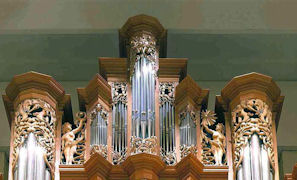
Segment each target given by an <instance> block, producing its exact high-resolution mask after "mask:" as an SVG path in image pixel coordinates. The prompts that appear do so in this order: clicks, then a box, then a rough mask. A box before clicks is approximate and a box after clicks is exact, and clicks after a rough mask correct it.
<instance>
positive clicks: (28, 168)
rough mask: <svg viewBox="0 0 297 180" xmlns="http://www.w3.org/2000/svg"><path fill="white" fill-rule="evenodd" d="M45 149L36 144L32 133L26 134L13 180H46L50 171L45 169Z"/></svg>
mask: <svg viewBox="0 0 297 180" xmlns="http://www.w3.org/2000/svg"><path fill="white" fill-rule="evenodd" d="M44 152H45V150H44V149H43V148H42V147H40V146H39V145H38V144H37V140H36V138H35V135H34V134H33V133H30V134H29V135H28V138H27V140H26V142H25V143H24V145H23V146H22V147H21V148H20V150H19V158H18V162H17V165H16V168H15V172H14V180H46V179H50V178H51V176H50V172H49V170H48V169H46V163H45V159H44Z"/></svg>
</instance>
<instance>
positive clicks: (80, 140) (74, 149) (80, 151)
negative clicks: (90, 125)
mask: <svg viewBox="0 0 297 180" xmlns="http://www.w3.org/2000/svg"><path fill="white" fill-rule="evenodd" d="M86 121H87V115H86V113H85V112H79V113H77V114H76V122H75V124H76V125H75V126H76V128H75V129H73V130H72V124H70V123H69V122H66V123H64V124H63V128H62V131H63V132H62V134H63V136H62V149H61V150H62V157H61V163H62V164H67V165H71V164H82V163H84V153H85V146H86V145H85V141H86V140H85V128H86V124H85V122H86Z"/></svg>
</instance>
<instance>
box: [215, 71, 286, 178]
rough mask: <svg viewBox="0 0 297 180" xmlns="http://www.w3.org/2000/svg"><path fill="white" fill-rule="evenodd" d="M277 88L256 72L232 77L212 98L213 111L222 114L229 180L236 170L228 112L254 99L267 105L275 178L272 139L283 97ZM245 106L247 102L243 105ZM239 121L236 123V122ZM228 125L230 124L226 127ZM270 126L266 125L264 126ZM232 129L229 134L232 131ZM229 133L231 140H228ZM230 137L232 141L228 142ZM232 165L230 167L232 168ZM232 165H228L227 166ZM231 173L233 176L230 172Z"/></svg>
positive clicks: (276, 174) (276, 171) (272, 82)
mask: <svg viewBox="0 0 297 180" xmlns="http://www.w3.org/2000/svg"><path fill="white" fill-rule="evenodd" d="M280 93H281V91H280V88H279V87H278V86H277V84H276V83H275V82H274V81H273V80H272V78H271V77H269V76H266V75H263V74H259V73H250V74H245V75H241V76H237V77H234V78H233V79H232V80H231V81H230V82H229V83H228V84H227V85H226V86H225V87H224V88H223V89H222V92H221V96H217V98H216V109H217V111H220V112H217V113H224V114H225V116H224V117H225V123H226V137H227V158H228V160H227V161H228V165H229V180H231V179H236V170H235V165H236V163H235V162H234V161H235V154H234V151H235V149H234V148H233V149H232V153H231V152H230V150H231V147H235V144H232V143H234V139H235V138H236V137H234V132H233V130H234V127H233V124H234V122H233V121H232V112H234V113H235V108H238V106H246V105H244V103H245V102H248V101H252V100H258V101H259V102H264V103H265V104H266V105H267V106H268V108H269V109H270V110H271V114H272V116H271V117H272V118H271V119H272V122H271V124H272V129H271V130H270V132H271V133H272V140H271V143H272V144H273V147H272V149H273V152H274V156H273V157H271V158H272V159H273V160H274V169H275V173H274V175H275V178H274V179H275V180H278V179H279V172H278V171H279V170H278V157H277V142H276V129H277V125H278V122H279V117H280V113H281V108H282V104H283V100H284V96H281V94H280ZM247 108H249V107H248V105H247ZM238 124H240V123H238ZM228 126H230V127H228ZM267 128H270V127H267ZM232 132H233V133H232ZM230 136H231V139H230ZM230 140H232V141H230ZM232 166H233V167H232ZM231 167H232V168H231ZM231 174H233V175H231Z"/></svg>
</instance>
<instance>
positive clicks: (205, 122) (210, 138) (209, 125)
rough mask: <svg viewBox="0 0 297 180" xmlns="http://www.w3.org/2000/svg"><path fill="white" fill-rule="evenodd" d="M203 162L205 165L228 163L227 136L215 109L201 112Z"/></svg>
mask: <svg viewBox="0 0 297 180" xmlns="http://www.w3.org/2000/svg"><path fill="white" fill-rule="evenodd" d="M201 119H202V122H201V144H202V153H201V154H202V157H201V159H202V162H203V163H204V164H205V165H218V166H222V165H226V163H227V162H226V138H225V133H224V131H225V127H224V125H223V123H219V122H217V117H216V114H215V113H214V112H213V111H209V110H205V111H202V112H201Z"/></svg>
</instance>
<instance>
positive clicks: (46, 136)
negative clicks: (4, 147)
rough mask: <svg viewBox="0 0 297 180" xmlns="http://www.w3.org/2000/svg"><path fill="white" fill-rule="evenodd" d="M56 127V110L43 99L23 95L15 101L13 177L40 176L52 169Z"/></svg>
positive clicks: (28, 177)
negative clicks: (25, 97)
mask: <svg viewBox="0 0 297 180" xmlns="http://www.w3.org/2000/svg"><path fill="white" fill-rule="evenodd" d="M55 127H56V113H55V111H54V109H53V108H52V107H51V106H50V105H49V104H48V103H46V102H45V101H43V100H41V99H26V100H24V101H23V102H22V103H20V104H19V105H18V108H17V111H16V113H15V130H14V138H15V139H14V141H13V142H14V143H13V159H12V164H13V166H12V167H13V169H14V170H15V172H14V175H15V176H14V179H15V180H19V179H22V178H24V177H25V178H26V179H28V180H30V179H32V178H33V177H39V178H40V179H41V180H43V179H45V178H46V175H45V174H47V176H51V175H50V174H49V173H53V169H54V155H55V144H56V141H55V136H56V135H55ZM37 149H38V150H37ZM46 166H47V168H48V169H46ZM15 167H16V168H15ZM34 167H39V168H38V169H35V168H34ZM42 167H43V168H42Z"/></svg>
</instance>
